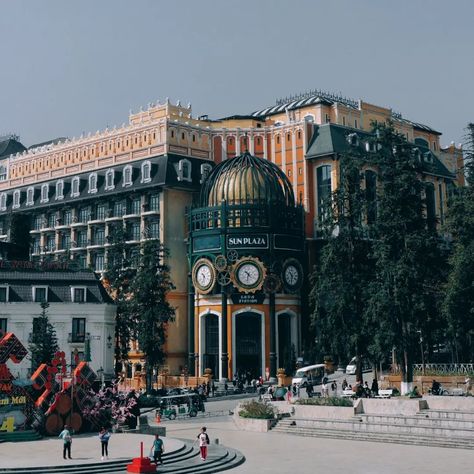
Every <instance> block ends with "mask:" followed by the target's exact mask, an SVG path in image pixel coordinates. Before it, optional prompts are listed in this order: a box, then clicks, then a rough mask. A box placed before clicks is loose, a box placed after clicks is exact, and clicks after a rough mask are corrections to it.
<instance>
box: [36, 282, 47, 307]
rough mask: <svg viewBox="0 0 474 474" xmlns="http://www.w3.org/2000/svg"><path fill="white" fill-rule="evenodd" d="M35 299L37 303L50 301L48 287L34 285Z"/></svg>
mask: <svg viewBox="0 0 474 474" xmlns="http://www.w3.org/2000/svg"><path fill="white" fill-rule="evenodd" d="M33 301H34V302H35V303H46V302H47V301H48V287H47V286H34V287H33Z"/></svg>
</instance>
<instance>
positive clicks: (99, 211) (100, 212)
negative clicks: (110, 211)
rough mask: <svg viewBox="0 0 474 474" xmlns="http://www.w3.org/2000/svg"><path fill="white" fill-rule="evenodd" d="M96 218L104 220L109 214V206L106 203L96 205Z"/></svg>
mask: <svg viewBox="0 0 474 474" xmlns="http://www.w3.org/2000/svg"><path fill="white" fill-rule="evenodd" d="M95 214H96V215H95V218H96V220H98V221H103V220H104V219H105V216H106V214H107V207H106V205H105V204H98V205H97V207H96V212H95Z"/></svg>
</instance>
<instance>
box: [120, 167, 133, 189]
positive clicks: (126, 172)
mask: <svg viewBox="0 0 474 474" xmlns="http://www.w3.org/2000/svg"><path fill="white" fill-rule="evenodd" d="M131 185H132V167H131V166H130V165H128V166H125V168H124V169H123V180H122V186H131Z"/></svg>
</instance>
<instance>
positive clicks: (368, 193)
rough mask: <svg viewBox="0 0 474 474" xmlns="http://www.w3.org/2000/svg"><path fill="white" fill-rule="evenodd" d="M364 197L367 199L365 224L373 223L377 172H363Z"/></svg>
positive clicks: (375, 212)
mask: <svg viewBox="0 0 474 474" xmlns="http://www.w3.org/2000/svg"><path fill="white" fill-rule="evenodd" d="M365 198H366V200H367V224H369V225H370V224H373V223H374V222H375V219H376V218H377V174H376V173H375V172H374V171H371V170H367V171H366V172H365Z"/></svg>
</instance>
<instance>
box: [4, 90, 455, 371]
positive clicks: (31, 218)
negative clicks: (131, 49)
mask: <svg viewBox="0 0 474 474" xmlns="http://www.w3.org/2000/svg"><path fill="white" fill-rule="evenodd" d="M374 121H377V122H379V123H381V122H384V123H385V122H387V121H392V122H393V124H394V126H395V128H396V129H397V130H398V131H399V132H400V133H402V134H403V135H405V136H406V137H407V140H408V141H410V142H412V143H413V144H414V145H415V146H416V147H417V148H418V150H419V153H420V157H421V158H420V159H422V160H423V163H424V175H423V179H425V180H426V181H429V182H431V183H432V187H431V188H430V189H431V199H430V202H431V203H432V206H431V212H432V213H434V214H436V216H437V217H438V220H439V221H440V222H442V221H443V218H444V211H445V206H446V200H447V195H448V192H449V187H450V186H452V185H456V184H457V183H462V181H463V177H462V171H461V170H462V150H461V149H459V148H456V147H455V146H454V145H452V144H451V145H450V146H448V147H443V146H442V145H441V143H440V135H441V133H440V132H438V131H436V130H434V129H432V128H431V127H429V126H426V125H423V124H419V123H416V122H412V121H410V120H407V119H406V118H404V117H402V116H401V115H400V114H396V113H394V112H393V111H392V110H391V109H388V108H384V107H380V106H375V105H372V104H369V103H367V102H364V101H361V100H359V101H354V100H351V99H347V98H343V97H339V96H336V95H332V94H328V93H324V92H321V91H311V92H309V93H307V94H303V95H301V96H298V97H291V98H288V99H283V100H279V101H277V103H276V104H275V105H273V106H270V107H267V108H264V109H261V110H258V111H254V112H252V113H249V114H247V115H232V116H228V117H224V118H222V119H218V120H213V119H209V117H207V116H201V117H194V116H193V115H192V110H191V106H190V105H188V106H183V105H181V104H180V102H179V101H178V102H177V103H176V104H171V103H170V102H169V101H168V100H166V101H165V102H164V103H162V104H160V103H156V104H150V106H149V107H148V108H147V109H146V110H140V111H138V112H136V113H131V115H130V117H129V123H128V124H127V125H122V126H121V127H114V128H112V129H106V130H104V131H98V132H96V133H94V134H91V133H89V134H87V135H84V136H81V137H79V138H73V139H64V140H56V141H52V142H48V143H46V144H42V145H39V146H35V147H32V148H30V149H28V150H22V149H18V150H15V152H14V154H8V151H7V152H6V154H4V155H3V156H0V239H1V240H5V241H8V240H9V239H10V238H11V234H12V231H13V230H12V229H14V228H15V226H13V225H12V222H13V223H14V222H15V219H16V222H17V223H18V222H21V224H22V225H23V227H21V226H20V229H19V230H17V231H15V237H16V238H17V239H18V235H19V234H21V232H24V233H28V234H29V236H30V237H31V258H32V259H33V260H49V259H57V258H63V257H66V258H72V259H74V260H75V261H76V262H77V264H78V265H79V266H82V267H85V266H92V267H93V268H94V269H95V270H96V271H97V272H101V271H102V270H103V268H104V265H105V263H106V260H107V247H108V245H110V242H108V236H109V234H110V231H111V229H112V227H113V226H114V225H123V226H125V227H126V229H127V236H128V237H127V239H128V240H127V245H128V249H129V250H128V252H129V257H130V258H131V259H133V256H134V254H135V253H136V252H137V251H138V246H139V244H140V242H142V241H143V240H145V239H149V238H160V239H161V241H162V242H163V244H164V245H165V246H166V247H167V248H168V249H169V250H170V265H171V271H172V278H173V281H174V284H175V287H176V288H175V290H174V291H173V292H171V294H170V299H171V300H172V302H173V305H174V307H175V308H176V322H175V323H174V324H173V325H172V326H170V328H169V334H168V342H167V347H166V350H167V352H168V361H167V365H168V367H169V369H170V371H171V372H172V373H177V372H181V371H182V369H183V367H184V366H185V365H188V364H191V366H190V370H191V371H193V368H194V367H196V368H197V370H198V371H199V372H201V373H202V371H203V370H204V369H205V367H204V366H205V365H206V362H199V360H200V359H199V355H200V354H201V356H202V357H203V358H205V357H207V358H208V362H207V363H209V364H210V363H211V362H210V361H211V359H213V360H215V356H216V352H215V350H216V349H215V347H214V349H213V352H212V354H214V358H213V357H211V353H209V351H207V349H205V346H204V343H202V342H201V339H200V338H199V337H200V336H198V334H199V327H200V326H199V325H196V324H197V323H196V324H191V322H192V321H194V322H195V320H197V319H199V318H201V317H202V316H201V313H200V312H199V311H198V308H201V306H202V305H201V302H202V298H201V296H200V295H199V292H194V286H195V282H194V283H193V281H192V278H191V279H190V278H189V272H190V268H189V266H188V264H189V262H188V259H187V255H186V252H187V243H188V237H189V238H190V239H194V237H193V235H194V231H195V229H194V228H188V223H189V224H190V225H191V226H192V225H193V223H192V221H191V222H189V220H188V219H186V217H185V214H186V212H187V209H188V208H190V207H191V205H192V204H193V202H197V196H198V193H199V191H200V189H201V187H202V184H203V183H204V182H205V181H206V178H207V177H208V175H209V174H210V173H211V171H212V169H213V167H214V166H215V165H219V163H221V162H224V161H227V160H229V158H233V157H236V156H240V155H241V154H242V153H244V152H245V151H248V152H249V154H250V155H252V156H255V157H257V158H261V159H263V160H267V161H268V162H271V163H273V164H274V165H276V167H278V168H279V169H280V170H281V172H282V173H283V174H284V175H285V176H286V181H287V182H288V183H289V184H290V185H291V187H292V199H294V204H295V205H301V206H302V208H303V209H304V226H302V228H304V234H305V238H306V244H305V245H306V252H307V253H308V254H309V257H308V254H307V256H306V260H308V258H311V255H312V253H313V252H314V251H315V248H316V245H317V242H318V239H319V229H318V215H319V213H320V212H321V203H322V202H323V201H324V199H325V198H326V196H327V195H328V194H329V193H330V192H331V190H334V189H336V188H337V186H338V175H339V169H338V155H339V154H340V153H343V152H344V151H345V150H347V148H348V147H350V146H353V145H354V141H357V143H358V144H360V146H363V145H364V143H365V142H364V139H365V138H366V137H367V133H369V132H370V129H371V127H372V123H373V122H374ZM12 146H13V145H12V144H11V143H9V144H8V147H7V146H6V145H5V146H3V148H2V147H1V146H0V150H2V149H5V150H11V149H12V148H11V147H12ZM17 146H18V145H17ZM367 146H368V145H367ZM9 147H10V148H9ZM367 151H368V152H370V150H369V149H367ZM6 155H8V156H6ZM370 171H371V170H368V173H367V175H366V176H367V183H366V184H367V186H374V185H375V184H374V176H373V175H371V173H370ZM208 204H209V206H211V203H208ZM212 205H216V206H218V205H219V203H217V202H215V203H213V204H212ZM211 207H212V206H211ZM16 216H20V217H21V219H20V220H18V218H17V217H16ZM190 231H192V235H191V234H189V232H190ZM272 232H273V231H269V235H270V234H271V233H272ZM264 233H265V232H264ZM23 237H24V236H23ZM215 256H217V254H216V255H215ZM252 256H253V255H252ZM195 257H197V255H195V254H194V253H193V252H192V251H191V254H190V256H189V258H190V260H191V262H192V263H193V262H194V258H195ZM253 257H254V258H263V257H262V256H259V255H255V256H253ZM304 260H305V259H303V264H304V263H305V262H304ZM292 304H293V303H291V304H290V306H291V305H292ZM295 304H296V303H295ZM298 304H299V303H298ZM298 304H296V306H297V305H298ZM213 305H214V302H212V301H210V302H209V311H211V310H212V308H211V306H213ZM201 309H202V308H201ZM259 311H261V309H260V310H259ZM211 312H212V311H211ZM266 317H267V316H266ZM236 321H237V319H236ZM232 324H233V323H232ZM232 324H231V325H230V327H232ZM191 326H192V327H191ZM203 327H204V326H203ZM295 334H296V333H295ZM292 337H293V336H292ZM295 342H296V344H295V348H296V349H298V348H300V334H298V336H297V339H296V340H295ZM269 344H270V341H268V344H267V346H268V347H269ZM275 345H278V344H275ZM229 347H230V346H229ZM226 350H228V348H227V349H226ZM220 352H221V353H222V352H223V351H222V350H220ZM224 352H225V351H224ZM267 352H268V351H267ZM271 352H272V360H274V358H275V357H278V356H275V355H274V352H275V351H274V350H273V351H271ZM260 354H263V352H261V353H260ZM137 355H138V356H139V353H137ZM226 356H227V357H229V358H231V357H232V354H230V353H229V354H228V355H226ZM220 357H221V362H219V363H218V364H217V363H216V362H212V363H213V364H214V365H213V367H214V370H215V371H217V372H219V373H220V374H225V372H226V370H225V369H224V370H223V369H222V366H223V365H226V364H225V363H224V364H223V363H222V359H223V357H224V356H223V355H222V354H221V356H220ZM269 357H270V354H269V353H268V354H267V355H266V356H265V358H263V359H261V360H260V359H259V362H258V368H259V369H258V370H260V366H261V368H262V370H263V369H264V368H265V369H266V368H267V364H269ZM192 360H194V361H196V360H197V362H194V364H193V363H192ZM228 360H230V359H228ZM242 360H243V359H242ZM279 363H280V361H279ZM243 365H245V364H243ZM254 365H255V364H254ZM236 370H239V367H238V366H236V365H235V359H234V361H233V362H231V363H229V365H228V372H229V373H228V375H231V374H232V371H236ZM255 370H257V369H256V368H255Z"/></svg>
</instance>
